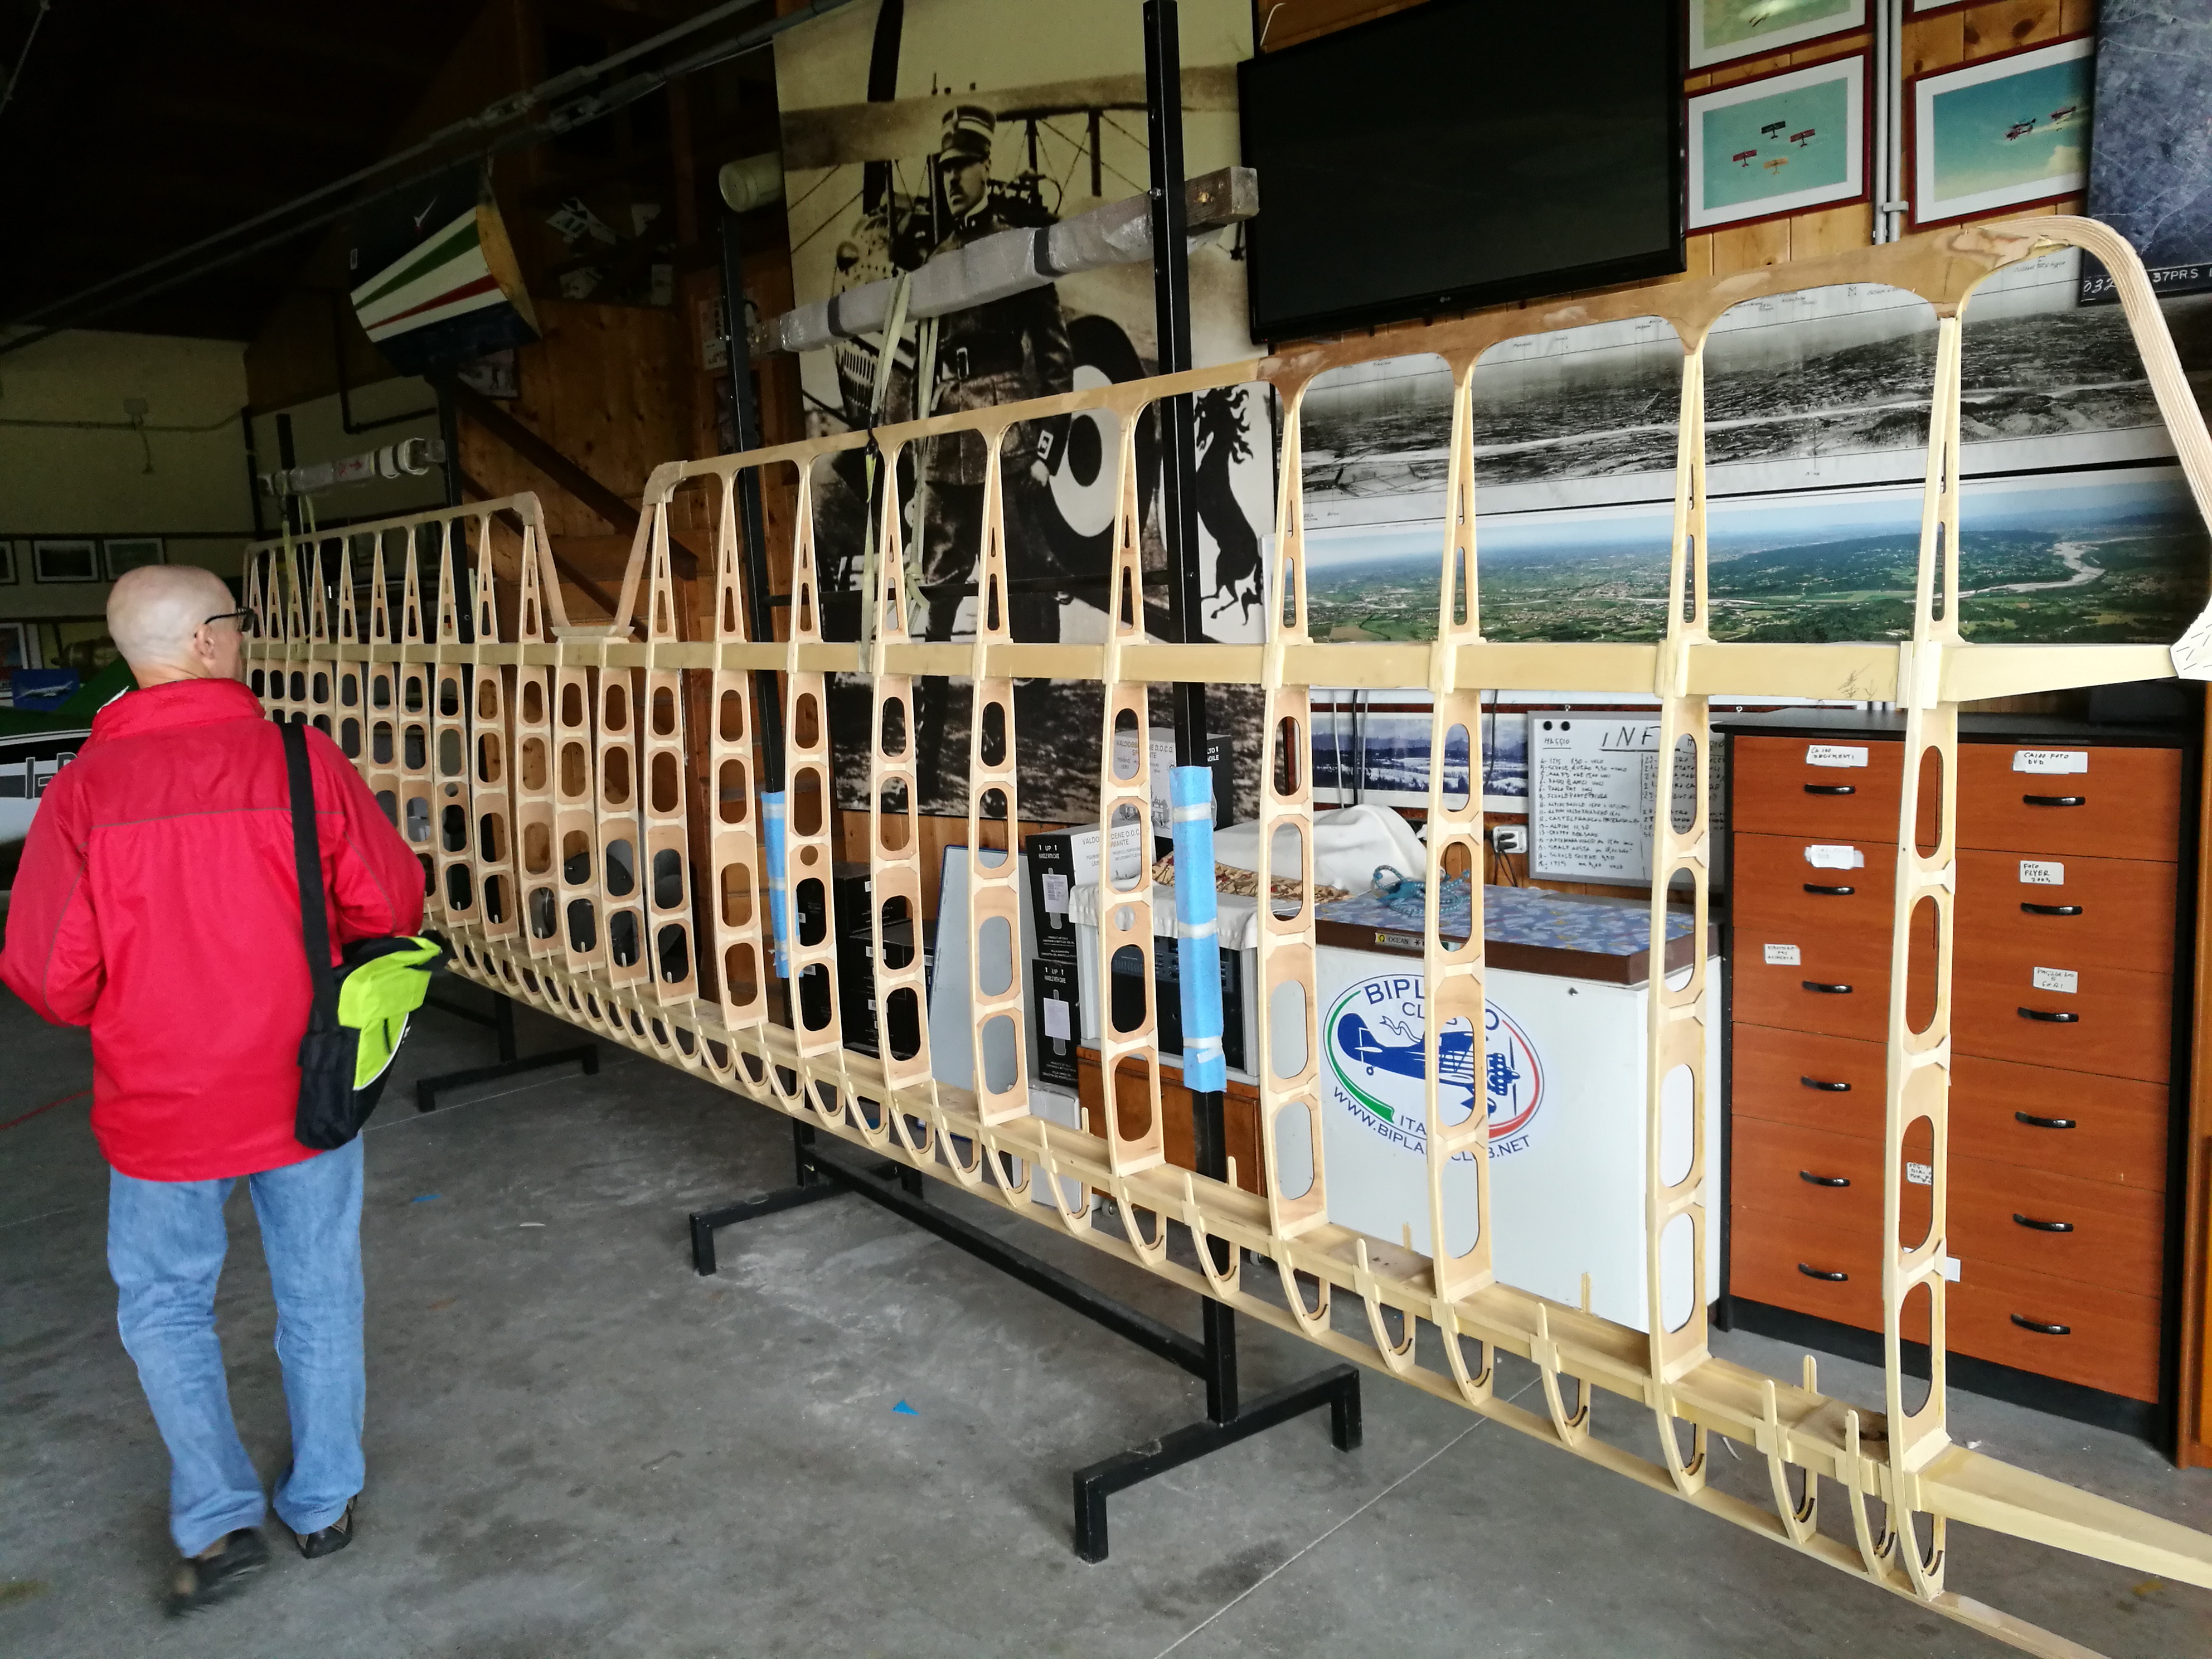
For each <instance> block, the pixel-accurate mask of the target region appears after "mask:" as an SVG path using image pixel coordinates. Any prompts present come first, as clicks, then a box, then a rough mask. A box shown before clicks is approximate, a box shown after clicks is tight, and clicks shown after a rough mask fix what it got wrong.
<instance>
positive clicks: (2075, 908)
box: [2020, 900, 2081, 916]
mask: <svg viewBox="0 0 2212 1659" xmlns="http://www.w3.org/2000/svg"><path fill="white" fill-rule="evenodd" d="M2020 908H2021V909H2022V910H2025V911H2026V912H2027V914H2028V915H2031V916H2078V915H2081V906H2080V905H2078V904H2030V903H2027V902H2026V901H2025V900H2023V901H2022V902H2021V907H2020Z"/></svg>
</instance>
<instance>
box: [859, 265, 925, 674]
mask: <svg viewBox="0 0 2212 1659" xmlns="http://www.w3.org/2000/svg"><path fill="white" fill-rule="evenodd" d="M913 286H914V273H913V272H912V271H907V270H902V271H901V272H899V274H898V276H896V278H894V279H893V281H892V283H891V311H890V317H889V318H888V319H885V321H884V343H883V347H882V349H880V350H878V352H877V353H876V380H875V385H874V386H873V387H872V390H871V392H870V395H869V398H868V456H867V462H866V479H867V490H866V495H867V498H868V507H867V513H868V525H867V538H866V540H865V541H864V542H863V543H862V544H861V554H860V655H861V660H862V661H863V662H865V661H866V659H867V653H868V649H869V647H871V646H872V645H874V644H875V642H876V629H877V625H878V622H879V620H880V619H879V618H878V616H877V614H876V570H877V567H878V563H879V562H880V561H881V560H882V558H883V549H882V548H881V547H879V546H878V544H877V542H878V537H879V536H880V535H881V533H882V526H883V498H882V496H881V495H879V494H878V489H879V487H880V486H881V485H882V483H883V479H882V477H881V476H880V474H881V470H882V466H883V452H882V451H881V450H879V449H878V448H877V447H876V433H875V428H876V424H877V422H879V421H881V420H882V419H883V417H884V399H885V398H889V397H890V389H891V374H892V372H893V370H894V369H895V368H896V367H897V363H898V349H899V342H900V340H902V339H903V338H904V337H905V336H906V307H907V298H908V293H909V291H910V290H911V289H912V288H913ZM915 368H916V373H917V374H919V373H920V364H919V362H917V363H916V365H915ZM921 414H922V411H921V410H920V409H919V408H917V409H916V410H915V418H916V419H917V420H919V419H920V418H921Z"/></svg>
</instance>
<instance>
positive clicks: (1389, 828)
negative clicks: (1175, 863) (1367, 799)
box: [1213, 803, 1428, 896]
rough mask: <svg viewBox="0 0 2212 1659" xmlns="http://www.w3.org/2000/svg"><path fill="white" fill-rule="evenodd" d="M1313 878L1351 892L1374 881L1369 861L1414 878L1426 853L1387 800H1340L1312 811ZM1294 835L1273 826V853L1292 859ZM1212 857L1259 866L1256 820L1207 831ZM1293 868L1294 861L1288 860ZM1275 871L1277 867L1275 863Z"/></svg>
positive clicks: (1238, 867) (1222, 861)
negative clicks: (1367, 802) (1381, 803)
mask: <svg viewBox="0 0 2212 1659" xmlns="http://www.w3.org/2000/svg"><path fill="white" fill-rule="evenodd" d="M1313 828H1314V879H1315V880H1316V881H1317V882H1319V883H1320V884H1322V886H1324V887H1341V888H1343V889H1344V890H1345V891H1346V892H1347V893H1351V894H1353V895H1355V896H1357V895H1358V894H1361V893H1364V892H1365V891H1367V890H1368V889H1369V888H1370V887H1372V886H1373V885H1374V883H1375V866H1376V865H1378V864H1392V865H1395V866H1397V867H1398V868H1399V870H1401V872H1404V873H1405V874H1406V875H1407V876H1410V877H1412V878H1413V879H1414V880H1416V881H1419V880H1420V879H1421V878H1422V876H1423V874H1424V872H1425V871H1426V870H1427V869H1428V853H1427V851H1426V849H1425V848H1423V847H1422V845H1421V843H1420V842H1419V839H1418V838H1416V837H1415V836H1414V834H1413V825H1412V824H1410V823H1407V822H1406V820H1405V819H1404V818H1402V817H1399V816H1398V814H1397V813H1395V812H1394V811H1391V810H1390V809H1389V807H1387V806H1370V805H1365V804H1364V803H1363V804H1362V805H1358V806H1341V807H1339V808H1337V809H1336V810H1335V811H1329V812H1316V813H1315V814H1314V816H1313ZM1297 850H1298V849H1297V836H1296V835H1295V834H1294V833H1293V832H1292V831H1291V830H1290V829H1277V830H1276V831H1275V856H1276V858H1277V859H1278V860H1285V861H1288V860H1295V859H1296V858H1297ZM1213 861H1214V862H1215V863H1216V864H1225V865H1228V866H1230V867H1231V869H1235V870H1257V869H1258V868H1259V867H1260V826H1259V825H1258V824H1256V823H1236V824H1231V826H1230V827H1229V828H1228V829H1217V830H1215V831H1214V832H1213ZM1291 868H1292V871H1293V872H1295V870H1296V866H1295V864H1293V865H1292V866H1291ZM1277 873H1278V874H1280V873H1282V870H1281V866H1280V865H1278V866H1277Z"/></svg>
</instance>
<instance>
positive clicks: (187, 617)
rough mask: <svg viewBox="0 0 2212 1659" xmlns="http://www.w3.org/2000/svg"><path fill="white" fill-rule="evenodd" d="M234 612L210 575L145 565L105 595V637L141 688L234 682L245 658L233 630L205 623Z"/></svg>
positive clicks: (187, 568)
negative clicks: (190, 682) (176, 683)
mask: <svg viewBox="0 0 2212 1659" xmlns="http://www.w3.org/2000/svg"><path fill="white" fill-rule="evenodd" d="M237 608H238V602H237V601H236V600H235V599H232V598H231V595H230V589H229V588H228V587H226V586H223V582H222V578H221V577H220V576H217V575H216V574H215V573H214V572H213V571H211V570H201V569H198V568H195V567H193V566H191V565H181V564H152V565H145V566H143V567H141V568H138V569H137V570H126V571H125V572H124V573H123V574H122V575H121V576H120V577H119V578H118V580H117V581H116V584H115V586H114V588H113V590H112V592H109V594H108V596H107V631H108V634H109V635H110V636H111V637H112V639H113V640H114V641H115V644H116V647H117V649H118V650H120V651H121V652H122V653H123V657H124V660H125V661H126V662H128V663H129V664H130V665H131V674H132V675H133V677H135V678H137V682H138V684H141V685H158V684H161V683H162V682H164V681H167V680H185V679H236V678H240V670H241V668H242V666H243V658H244V653H243V651H242V649H241V645H242V641H241V638H240V635H239V632H238V629H237V627H236V625H235V624H234V623H215V624H213V625H210V623H208V620H207V619H208V618H209V617H213V616H218V615H220V614H222V612H224V611H234V610H236V609H237Z"/></svg>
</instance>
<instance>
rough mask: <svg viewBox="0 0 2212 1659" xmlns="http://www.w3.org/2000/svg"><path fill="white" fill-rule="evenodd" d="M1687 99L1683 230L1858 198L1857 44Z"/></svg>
mask: <svg viewBox="0 0 2212 1659" xmlns="http://www.w3.org/2000/svg"><path fill="white" fill-rule="evenodd" d="M1688 103H1689V121H1688V128H1689V137H1690V167H1689V188H1690V212H1689V221H1688V228H1690V229H1691V230H1692V231H1699V230H1711V229H1714V228H1717V227H1719V226H1722V225H1741V224H1749V223H1751V222H1754V221H1756V220H1760V219H1772V218H1776V217H1778V216H1781V215H1783V214H1785V213H1800V212H1802V211H1803V210H1806V209H1807V208H1815V207H1832V206H1835V205H1837V204H1841V203H1844V202H1863V201H1864V200H1865V199H1866V196H1867V73H1866V57H1865V55H1864V54H1863V53H1859V52H1854V53H1852V54H1851V55H1850V56H1849V57H1845V58H1834V59H1832V60H1831V61H1830V62H1827V63H1825V64H1812V65H1810V66H1809V67H1808V68H1805V69H1796V70H1785V71H1784V73H1782V74H1780V75H1764V76H1759V78H1758V79H1757V80H1755V81H1743V82H1738V83H1737V84H1735V86H1732V87H1723V88H1721V89H1720V90H1719V91H1717V92H1701V93H1698V94H1694V95H1692V97H1691V98H1690V99H1689V100H1688Z"/></svg>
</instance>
